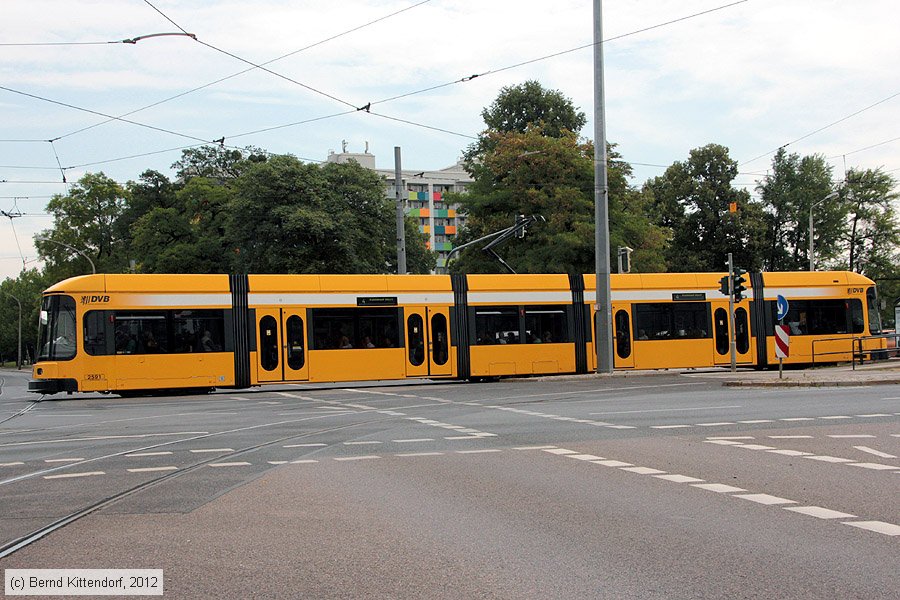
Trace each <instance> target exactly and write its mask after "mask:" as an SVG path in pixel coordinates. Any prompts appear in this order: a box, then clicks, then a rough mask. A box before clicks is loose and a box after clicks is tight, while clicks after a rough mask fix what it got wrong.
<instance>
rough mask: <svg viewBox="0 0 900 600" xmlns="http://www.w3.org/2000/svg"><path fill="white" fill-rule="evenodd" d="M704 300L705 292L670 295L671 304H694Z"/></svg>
mask: <svg viewBox="0 0 900 600" xmlns="http://www.w3.org/2000/svg"><path fill="white" fill-rule="evenodd" d="M697 300H706V292H684V293H680V294H678V293H675V294H672V302H696V301H697Z"/></svg>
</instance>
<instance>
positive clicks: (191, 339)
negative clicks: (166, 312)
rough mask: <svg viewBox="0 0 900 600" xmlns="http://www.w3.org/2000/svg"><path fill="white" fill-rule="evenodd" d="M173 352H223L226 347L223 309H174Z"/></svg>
mask: <svg viewBox="0 0 900 600" xmlns="http://www.w3.org/2000/svg"><path fill="white" fill-rule="evenodd" d="M172 333H173V336H172V337H173V339H172V344H171V346H172V349H171V352H183V353H187V352H221V351H222V350H224V349H225V315H224V313H223V311H221V310H176V311H172Z"/></svg>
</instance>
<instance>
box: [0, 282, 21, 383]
mask: <svg viewBox="0 0 900 600" xmlns="http://www.w3.org/2000/svg"><path fill="white" fill-rule="evenodd" d="M3 293H4V294H6V295H7V296H9V297H10V298H12V299H13V300H15V301H16V304H18V305H19V343H18V345H17V346H16V369H21V368H22V301H21V300H19V299H18V298H17V297H15V296H13V295H12V294H10V293H9V292H3Z"/></svg>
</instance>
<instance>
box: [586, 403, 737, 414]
mask: <svg viewBox="0 0 900 600" xmlns="http://www.w3.org/2000/svg"><path fill="white" fill-rule="evenodd" d="M719 408H741V405H739V404H733V405H731V406H697V407H691V408H653V409H647V410H617V411H615V412H592V413H588V414H589V415H629V414H635V413H652V412H679V411H684V410H714V409H719Z"/></svg>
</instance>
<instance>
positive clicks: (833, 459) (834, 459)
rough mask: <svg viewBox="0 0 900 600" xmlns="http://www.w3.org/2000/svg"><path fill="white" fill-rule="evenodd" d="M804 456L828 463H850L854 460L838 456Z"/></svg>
mask: <svg viewBox="0 0 900 600" xmlns="http://www.w3.org/2000/svg"><path fill="white" fill-rule="evenodd" d="M803 458H808V459H810V460H820V461H822V462H828V463H849V462H853V461H852V460H850V459H849V458H838V457H837V456H804V457H803Z"/></svg>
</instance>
